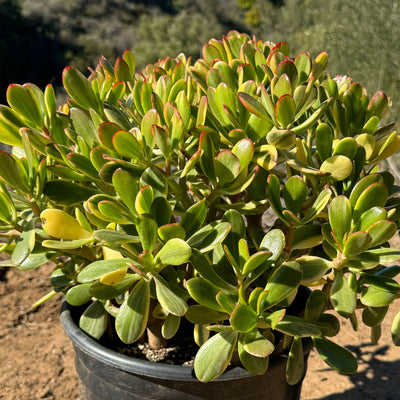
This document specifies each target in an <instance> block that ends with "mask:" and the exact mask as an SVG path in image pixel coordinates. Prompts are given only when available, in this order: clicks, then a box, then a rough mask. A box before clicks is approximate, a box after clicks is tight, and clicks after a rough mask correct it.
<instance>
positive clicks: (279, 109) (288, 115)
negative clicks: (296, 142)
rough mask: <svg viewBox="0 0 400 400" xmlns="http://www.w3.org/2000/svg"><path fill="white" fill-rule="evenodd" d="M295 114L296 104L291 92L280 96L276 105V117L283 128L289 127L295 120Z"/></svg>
mask: <svg viewBox="0 0 400 400" xmlns="http://www.w3.org/2000/svg"><path fill="white" fill-rule="evenodd" d="M295 115H296V104H295V103H294V100H293V97H292V96H290V95H289V94H285V95H283V96H282V97H280V98H279V99H278V101H277V102H276V105H275V118H276V120H277V121H278V122H279V124H280V125H281V126H282V128H284V129H285V128H287V127H288V126H289V125H290V124H291V123H292V122H293V120H294V116H295Z"/></svg>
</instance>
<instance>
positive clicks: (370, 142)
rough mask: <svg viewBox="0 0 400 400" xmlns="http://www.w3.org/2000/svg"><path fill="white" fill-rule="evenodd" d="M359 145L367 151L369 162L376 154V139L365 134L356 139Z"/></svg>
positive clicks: (366, 156) (366, 155)
mask: <svg viewBox="0 0 400 400" xmlns="http://www.w3.org/2000/svg"><path fill="white" fill-rule="evenodd" d="M356 141H357V144H359V145H360V146H362V147H364V149H365V158H366V160H369V159H370V158H371V156H372V155H373V154H374V150H375V138H374V136H372V135H370V134H368V133H363V134H361V135H359V136H357V138H356Z"/></svg>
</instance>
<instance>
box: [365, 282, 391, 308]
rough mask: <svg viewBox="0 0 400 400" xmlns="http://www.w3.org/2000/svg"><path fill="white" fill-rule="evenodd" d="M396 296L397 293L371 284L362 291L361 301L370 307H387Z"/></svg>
mask: <svg viewBox="0 0 400 400" xmlns="http://www.w3.org/2000/svg"><path fill="white" fill-rule="evenodd" d="M395 298H396V293H393V292H389V291H386V290H380V289H378V288H376V287H374V286H369V287H367V288H365V289H364V290H363V291H362V292H361V297H360V300H361V303H362V304H364V305H365V306H368V307H385V306H388V305H390V304H391V303H392V302H393V301H394V300H395Z"/></svg>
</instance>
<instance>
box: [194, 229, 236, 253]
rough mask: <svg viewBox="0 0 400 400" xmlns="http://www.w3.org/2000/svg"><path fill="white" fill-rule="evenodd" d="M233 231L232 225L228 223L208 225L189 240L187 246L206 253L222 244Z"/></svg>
mask: <svg viewBox="0 0 400 400" xmlns="http://www.w3.org/2000/svg"><path fill="white" fill-rule="evenodd" d="M230 230H231V224H230V223H228V222H221V223H218V222H217V221H214V222H212V223H211V224H209V225H206V226H205V227H203V228H202V229H200V230H199V231H197V232H196V233H195V234H194V235H192V236H191V237H190V238H189V239H188V240H187V244H188V245H189V246H190V247H194V248H196V249H198V250H200V251H201V252H202V253H206V252H208V251H210V250H212V249H214V248H215V247H216V246H218V245H219V244H221V243H222V241H223V240H224V239H225V238H226V236H227V235H228V233H229V231H230Z"/></svg>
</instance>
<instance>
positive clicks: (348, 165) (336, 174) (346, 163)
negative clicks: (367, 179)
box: [320, 155, 353, 181]
mask: <svg viewBox="0 0 400 400" xmlns="http://www.w3.org/2000/svg"><path fill="white" fill-rule="evenodd" d="M352 170H353V163H352V162H351V160H350V159H349V158H348V157H346V156H342V155H336V156H332V157H330V158H327V159H326V160H325V161H324V162H323V163H322V165H321V167H320V171H322V172H329V173H330V174H331V175H330V177H329V178H332V179H333V180H335V181H343V180H345V179H346V178H347V177H348V176H350V174H351V171H352Z"/></svg>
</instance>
